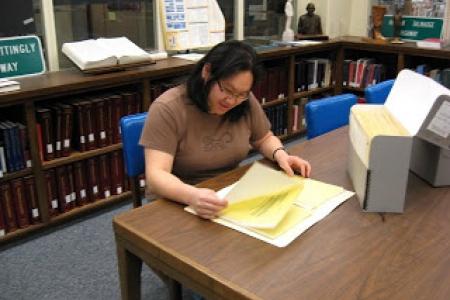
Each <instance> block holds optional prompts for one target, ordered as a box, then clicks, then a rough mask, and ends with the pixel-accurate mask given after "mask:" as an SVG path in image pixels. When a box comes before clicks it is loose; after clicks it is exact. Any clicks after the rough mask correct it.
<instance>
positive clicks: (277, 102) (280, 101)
mask: <svg viewBox="0 0 450 300" xmlns="http://www.w3.org/2000/svg"><path fill="white" fill-rule="evenodd" d="M287 102H288V99H287V98H282V99H276V100H271V101H266V102H265V103H264V104H263V105H262V106H263V107H264V108H266V107H271V106H277V105H280V104H283V103H287Z"/></svg>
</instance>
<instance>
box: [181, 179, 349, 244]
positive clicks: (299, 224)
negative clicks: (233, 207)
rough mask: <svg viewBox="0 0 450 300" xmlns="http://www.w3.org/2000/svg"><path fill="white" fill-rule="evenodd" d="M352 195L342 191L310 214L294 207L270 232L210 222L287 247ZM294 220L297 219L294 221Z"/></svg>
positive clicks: (224, 189)
mask: <svg viewBox="0 0 450 300" xmlns="http://www.w3.org/2000/svg"><path fill="white" fill-rule="evenodd" d="M233 186H234V185H231V186H228V187H226V188H223V189H222V190H220V191H218V192H217V195H218V196H219V197H221V198H223V197H225V195H226V194H227V193H228V191H229V190H231V188H232V187H233ZM354 194H355V193H354V192H350V191H347V190H343V192H342V193H340V194H339V195H337V196H335V197H333V198H331V199H328V200H327V201H326V202H324V203H323V204H322V205H320V206H319V207H317V208H316V209H313V210H312V211H310V212H307V211H306V210H305V209H303V208H301V207H300V210H298V209H297V206H295V205H294V206H293V210H292V209H291V210H289V212H288V214H287V215H286V217H288V219H286V220H284V219H283V220H282V221H281V222H280V223H279V226H277V227H276V228H275V229H270V230H262V229H255V228H251V227H244V226H240V225H238V224H235V223H232V222H229V221H227V220H224V219H221V218H216V219H213V220H212V221H213V222H215V223H219V224H221V225H224V226H226V227H229V228H231V229H234V230H236V231H239V232H242V233H245V234H247V235H249V236H251V237H254V238H256V239H259V240H261V241H264V242H266V243H269V244H271V245H274V246H277V247H285V246H287V245H289V244H290V243H291V242H292V241H293V240H294V239H296V238H297V237H298V236H299V235H300V234H302V233H303V232H305V231H306V230H307V229H308V228H310V227H311V226H312V225H314V224H315V223H317V222H319V221H320V220H322V219H323V218H325V217H326V216H327V215H328V214H330V213H331V212H332V211H333V210H334V209H335V208H336V207H338V206H339V205H340V204H341V203H343V202H344V201H346V200H348V199H349V198H350V197H352V196H353V195H354ZM185 210H186V211H188V212H190V213H192V214H195V212H194V210H193V209H192V208H191V207H189V206H187V207H185ZM306 213H308V214H309V215H308V216H306V217H305V214H306ZM295 218H299V219H298V220H295Z"/></svg>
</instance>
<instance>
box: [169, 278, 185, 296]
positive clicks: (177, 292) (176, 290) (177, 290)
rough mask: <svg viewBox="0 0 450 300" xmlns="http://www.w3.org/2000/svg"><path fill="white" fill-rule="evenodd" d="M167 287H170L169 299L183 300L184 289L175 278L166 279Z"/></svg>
mask: <svg viewBox="0 0 450 300" xmlns="http://www.w3.org/2000/svg"><path fill="white" fill-rule="evenodd" d="M166 285H167V288H168V289H169V299H170V300H182V299H183V298H182V297H183V295H182V289H181V284H180V283H179V282H178V281H176V280H174V279H168V280H167V281H166Z"/></svg>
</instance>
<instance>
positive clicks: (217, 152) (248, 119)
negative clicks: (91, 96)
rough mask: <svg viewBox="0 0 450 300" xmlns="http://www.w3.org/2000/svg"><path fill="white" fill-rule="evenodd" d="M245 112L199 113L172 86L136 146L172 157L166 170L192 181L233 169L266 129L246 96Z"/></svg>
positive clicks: (183, 90)
mask: <svg viewBox="0 0 450 300" xmlns="http://www.w3.org/2000/svg"><path fill="white" fill-rule="evenodd" d="M248 101H250V111H249V112H248V113H247V114H246V115H245V116H243V117H242V118H241V119H239V120H238V121H236V122H230V121H228V120H225V119H224V118H223V117H221V116H218V115H213V114H209V113H206V112H203V111H201V110H200V109H199V108H198V107H197V106H196V105H195V104H193V103H192V101H191V100H190V99H189V97H188V96H187V92H186V86H185V85H180V86H178V87H175V88H172V89H170V90H168V91H167V92H165V93H164V94H162V95H161V96H160V97H159V98H158V99H156V100H155V101H154V102H153V103H152V105H151V106H150V109H149V114H148V117H147V120H146V122H145V125H144V129H143V131H142V135H141V139H140V142H139V143H140V144H141V145H142V146H144V147H146V148H150V149H154V150H159V151H163V152H166V153H168V154H170V155H173V157H174V163H173V168H172V173H173V174H174V175H176V176H177V177H179V178H180V179H181V180H183V181H184V182H186V183H191V184H195V183H198V182H200V181H202V180H204V179H207V178H210V177H212V176H215V175H217V174H219V173H222V172H224V171H227V170H230V169H233V168H235V167H236V166H237V165H238V164H239V162H241V161H242V160H243V159H245V158H246V156H247V154H248V151H249V150H250V147H251V146H250V143H251V142H254V141H257V140H260V139H261V138H263V137H264V136H265V135H266V134H267V133H268V132H269V130H270V122H269V120H268V119H267V117H266V114H265V113H264V111H263V109H262V107H261V105H260V104H259V103H258V101H257V100H256V99H255V97H254V96H253V95H251V96H250V99H249V100H248Z"/></svg>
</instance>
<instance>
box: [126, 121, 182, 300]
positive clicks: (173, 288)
mask: <svg viewBox="0 0 450 300" xmlns="http://www.w3.org/2000/svg"><path fill="white" fill-rule="evenodd" d="M146 118H147V113H146V112H145V113H140V114H135V115H128V116H125V117H122V118H121V119H120V134H121V136H122V144H123V157H124V162H125V170H126V172H127V175H128V177H130V179H131V180H130V181H131V192H132V197H133V206H134V207H138V206H141V205H142V198H141V187H140V185H139V175H141V174H144V172H145V159H144V148H143V147H142V146H141V145H139V139H140V137H141V132H142V128H143V127H144V123H145V119H146ZM139 267H140V268H142V263H141V264H140V266H139ZM152 270H153V268H152ZM153 272H154V273H156V274H157V275H158V276H159V277H160V278H161V279H162V280H163V282H164V283H165V284H166V285H167V288H168V289H169V298H170V299H181V295H182V290H181V284H180V283H179V282H178V281H176V280H174V279H171V278H169V277H168V276H166V275H165V274H163V273H161V272H159V271H156V270H153ZM140 273H141V269H140V270H139V274H140ZM139 276H140V275H139ZM139 284H140V283H139Z"/></svg>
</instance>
